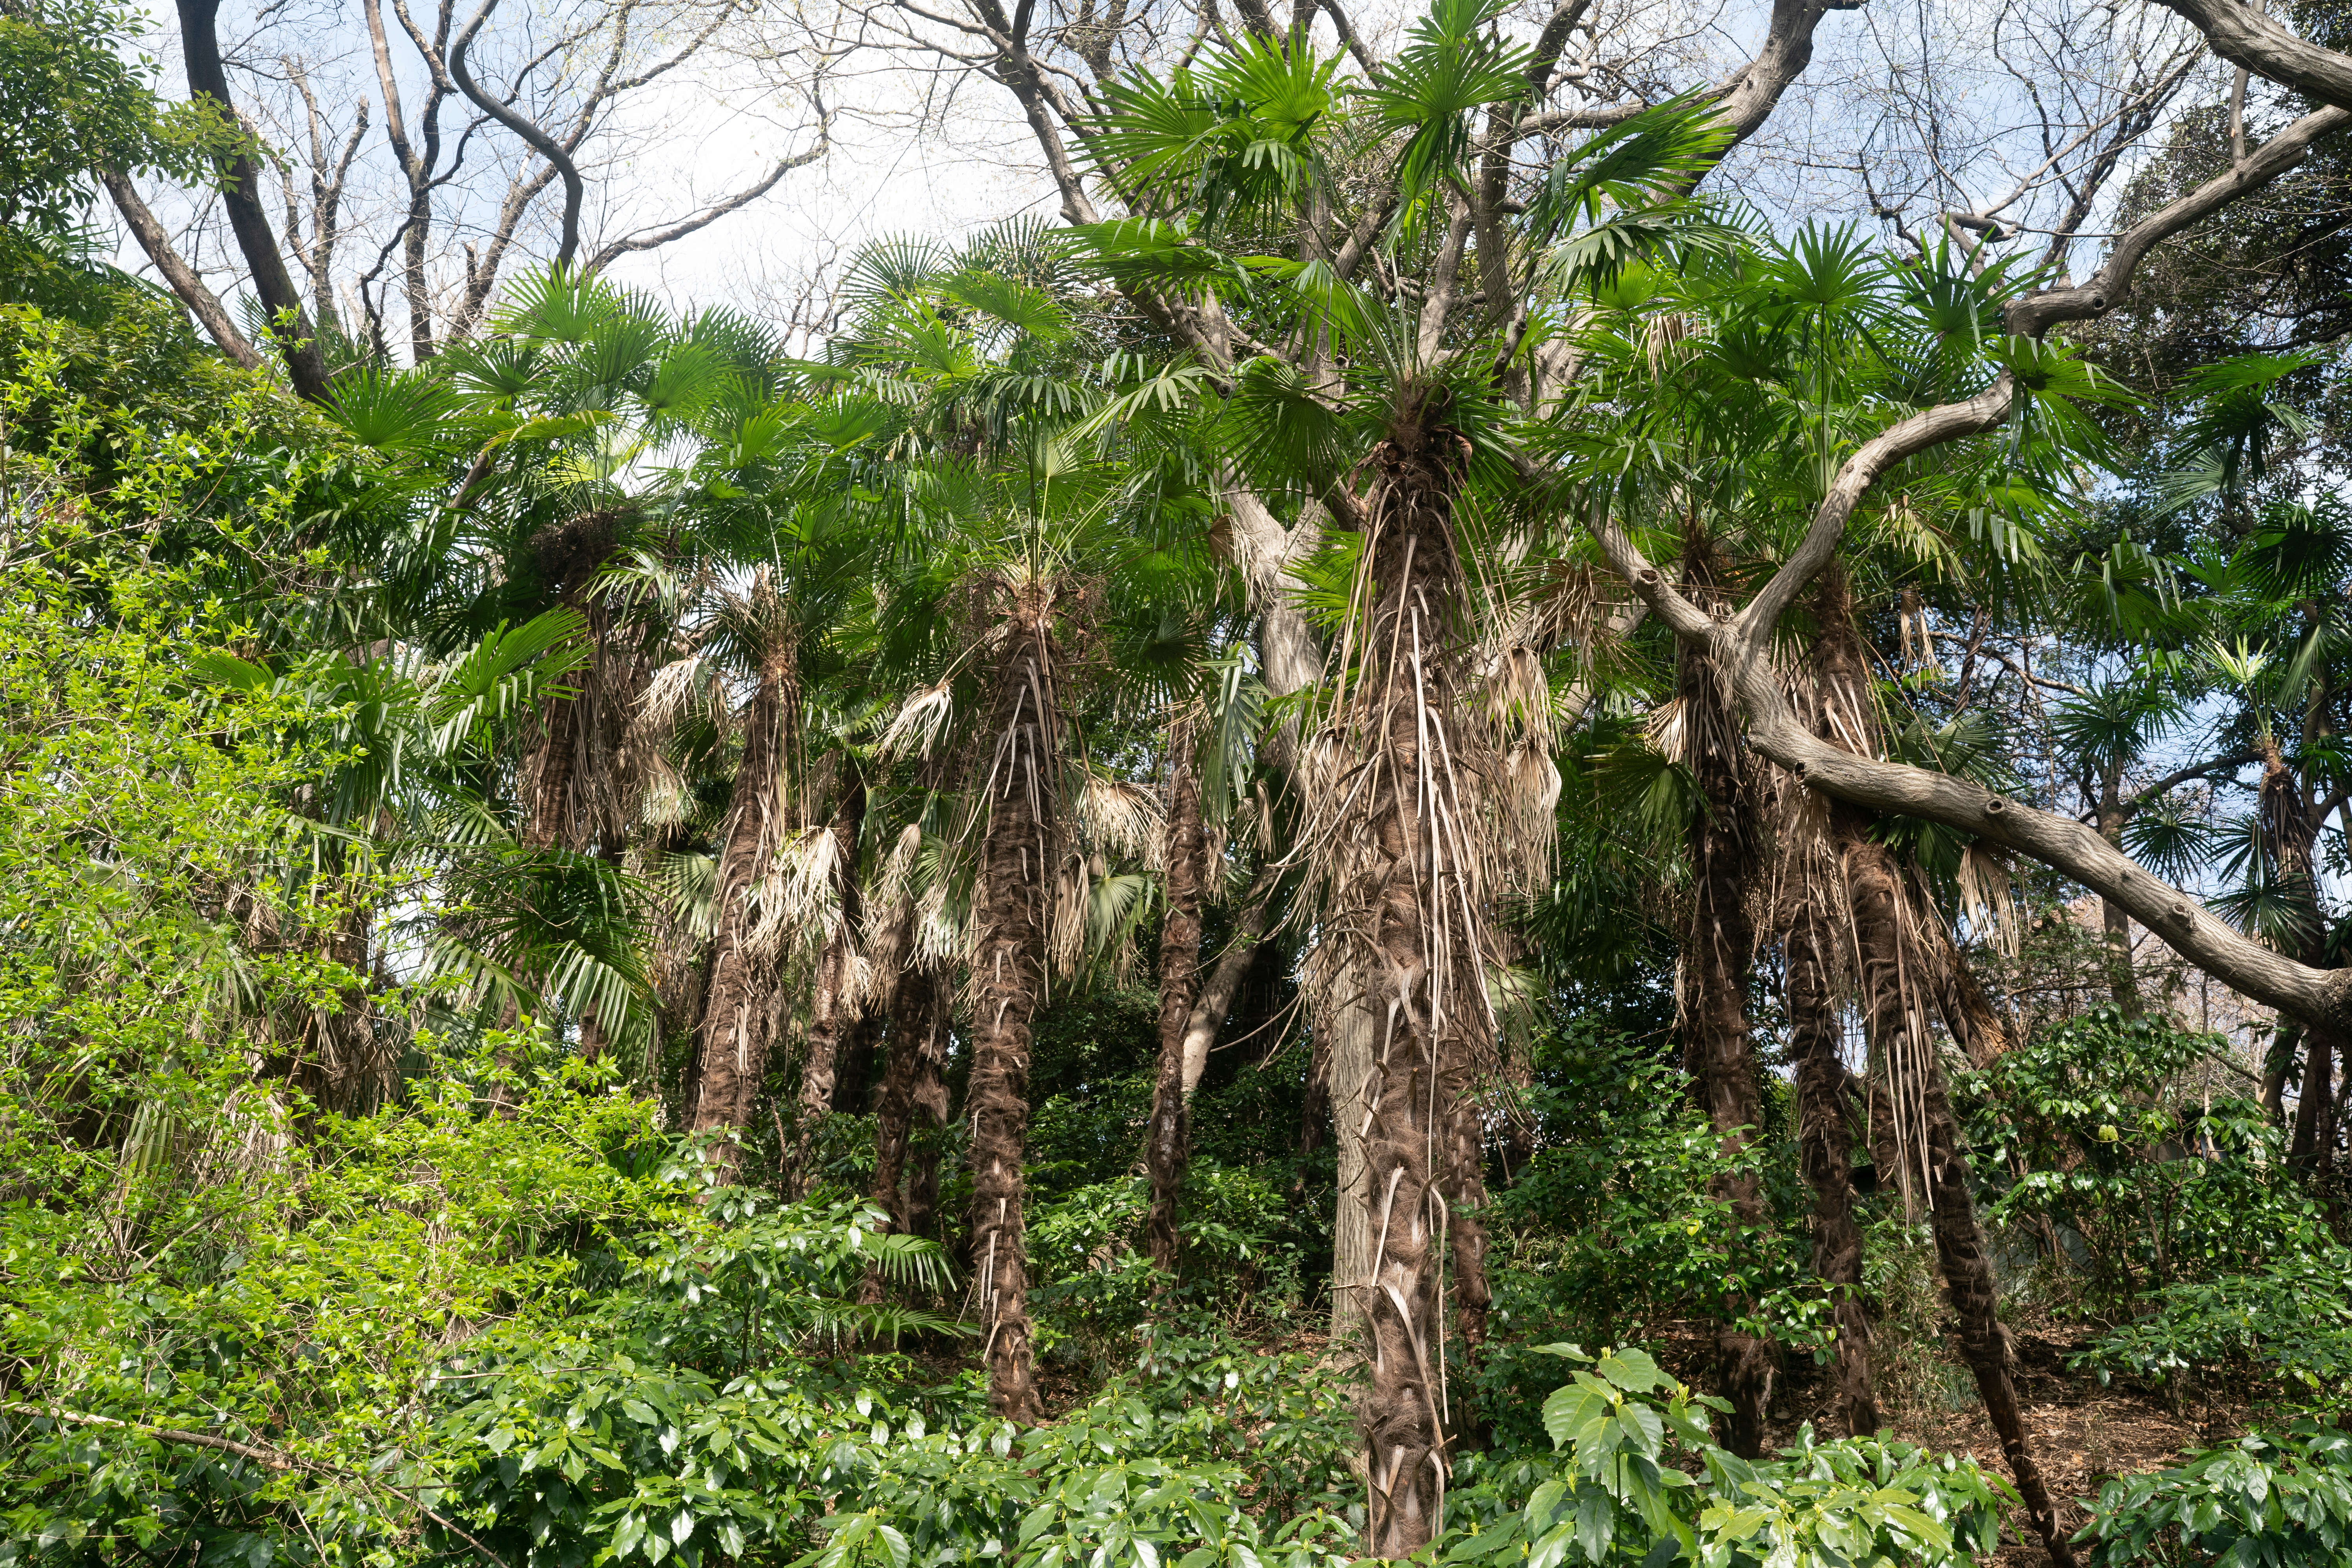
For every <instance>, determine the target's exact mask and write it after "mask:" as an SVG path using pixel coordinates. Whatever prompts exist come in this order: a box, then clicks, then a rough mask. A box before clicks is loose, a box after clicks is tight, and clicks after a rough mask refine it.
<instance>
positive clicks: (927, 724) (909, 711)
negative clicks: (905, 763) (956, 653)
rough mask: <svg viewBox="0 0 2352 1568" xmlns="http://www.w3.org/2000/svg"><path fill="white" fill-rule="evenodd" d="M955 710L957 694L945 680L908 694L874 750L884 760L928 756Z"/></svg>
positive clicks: (891, 718)
mask: <svg viewBox="0 0 2352 1568" xmlns="http://www.w3.org/2000/svg"><path fill="white" fill-rule="evenodd" d="M954 714H955V697H954V694H953V691H952V689H951V687H950V682H948V681H945V680H942V681H940V683H939V684H938V685H936V686H927V687H925V688H923V689H921V690H919V691H918V692H915V693H914V694H913V695H911V696H909V697H908V699H907V700H906V701H904V702H902V703H900V704H899V705H898V712H896V713H894V714H892V715H891V717H890V723H889V725H888V727H887V728H886V729H885V730H884V731H882V739H881V741H880V742H878V743H877V746H876V748H875V750H876V752H877V754H879V755H880V756H881V757H882V758H883V760H885V761H886V762H887V761H896V760H898V759H900V758H905V757H928V756H929V755H930V754H931V749H932V748H933V747H934V746H936V745H938V744H939V740H940V735H941V734H942V733H944V732H945V731H946V730H947V727H948V721H949V720H950V719H951V718H953V717H954Z"/></svg>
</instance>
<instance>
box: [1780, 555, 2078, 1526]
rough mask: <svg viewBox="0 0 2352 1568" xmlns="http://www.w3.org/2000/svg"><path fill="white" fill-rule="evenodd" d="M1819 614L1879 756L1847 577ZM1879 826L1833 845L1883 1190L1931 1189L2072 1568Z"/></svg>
mask: <svg viewBox="0 0 2352 1568" xmlns="http://www.w3.org/2000/svg"><path fill="white" fill-rule="evenodd" d="M1815 608H1816V618H1817V620H1818V622H1819V624H1820V627H1821V633H1820V642H1819V644H1818V645H1817V648H1816V662H1817V666H1818V678H1819V680H1820V683H1821V689H1822V700H1823V703H1824V705H1825V707H1827V708H1828V709H1830V710H1832V714H1833V715H1834V716H1835V718H1836V720H1837V721H1836V722H1833V723H1832V726H1831V728H1832V730H1833V731H1843V741H1842V743H1843V744H1845V745H1847V746H1849V747H1853V748H1856V749H1859V748H1861V747H1863V746H1865V745H1867V746H1874V745H1875V744H1876V742H1875V736H1876V733H1877V731H1876V727H1875V725H1874V723H1873V722H1872V720H1871V707H1870V705H1869V701H1868V698H1867V696H1866V695H1865V694H1866V693H1867V691H1868V686H1867V685H1866V680H1867V671H1866V669H1865V667H1864V663H1863V658H1862V646H1861V642H1860V639H1859V638H1858V637H1856V636H1855V635H1854V630H1853V608H1852V605H1851V603H1850V601H1849V600H1848V598H1847V595H1846V587H1845V584H1844V581H1843V578H1842V577H1839V576H1837V575H1835V574H1832V575H1830V576H1828V577H1826V578H1825V579H1824V581H1823V584H1822V591H1821V593H1820V595H1818V596H1817V599H1816V604H1815ZM1869 826H1870V824H1869V820H1868V818H1867V817H1865V816H1862V815H1860V814H1859V813H1853V812H1849V811H1846V810H1845V809H1844V808H1843V807H1837V808H1833V809H1832V815H1831V839H1832V846H1833V847H1834V848H1835V850H1836V852H1837V854H1838V855H1839V857H1840V858H1841V859H1842V860H1843V865H1844V868H1845V878H1846V902H1847V908H1848V909H1849V910H1850V911H1851V918H1852V922H1853V937H1854V948H1855V954H1854V956H1855V960H1856V965H1855V967H1856V969H1857V971H1858V972H1859V973H1858V975H1857V978H1858V980H1859V982H1860V987H1861V992H1862V1003H1863V1010H1864V1018H1865V1020H1866V1022H1867V1024H1868V1026H1869V1030H1870V1037H1871V1043H1872V1045H1873V1047H1874V1050H1875V1052H1876V1055H1877V1058H1878V1060H1879V1064H1880V1068H1881V1070H1882V1072H1883V1073H1884V1074H1885V1082H1884V1083H1883V1084H1881V1085H1879V1086H1877V1087H1876V1088H1874V1090H1873V1095H1872V1100H1873V1106H1872V1109H1873V1117H1872V1140H1873V1142H1874V1145H1875V1146H1876V1147H1875V1151H1874V1152H1875V1156H1876V1159H1877V1161H1878V1164H1879V1172H1880V1180H1881V1182H1882V1183H1884V1182H1885V1179H1886V1177H1887V1175H1888V1173H1889V1171H1890V1168H1891V1166H1892V1164H1893V1163H1894V1162H1898V1161H1899V1162H1901V1164H1902V1169H1903V1170H1904V1171H1905V1172H1906V1173H1907V1172H1908V1171H1910V1170H1912V1169H1917V1170H1918V1171H1919V1172H1920V1174H1921V1175H1922V1177H1923V1178H1924V1186H1925V1189H1926V1190H1925V1192H1924V1193H1923V1194H1921V1195H1922V1196H1924V1197H1925V1199H1926V1201H1927V1206H1928V1208H1929V1211H1930V1224H1931V1227H1932V1229H1933V1231H1934V1233H1935V1237H1936V1254H1937V1260H1938V1262H1939V1263H1940V1264H1941V1265H1942V1268H1943V1274H1944V1284H1945V1289H1946V1292H1947V1295H1948V1299H1949V1300H1950V1302H1951V1306H1952V1316H1953V1317H1954V1318H1955V1319H1956V1320H1957V1321H1958V1324H1959V1331H1960V1353H1961V1355H1962V1356H1963V1357H1964V1358H1965V1359H1966V1360H1967V1362H1968V1363H1969V1372H1970V1373H1972V1374H1974V1376H1975V1378H1976V1384H1977V1392H1978V1394H1979V1396H1980V1397H1982V1399H1983V1400H1984V1405H1985V1414H1986V1415H1988V1416H1990V1418H1991V1421H1992V1426H1993V1431H1994V1433H1995V1435H1996V1436H1999V1438H2000V1447H2001V1452H2002V1454H2003V1455H2004V1456H2005V1457H2006V1458H2008V1460H2009V1468H2010V1474H2011V1476H2012V1477H2014V1478H2015V1479H2016V1481H2017V1490H2018V1494H2019V1495H2020V1496H2021V1497H2022V1498H2023V1499H2024V1500H2025V1506H2026V1511H2027V1513H2028V1514H2029V1515H2030V1516H2031V1517H2032V1521H2033V1524H2034V1528H2035V1529H2036V1530H2037V1531H2040V1533H2041V1535H2042V1543H2043V1545H2044V1547H2045V1548H2046V1549H2047V1550H2048V1552H2049V1553H2050V1558H2051V1561H2052V1562H2053V1563H2059V1564H2061V1565H2062V1568H2071V1564H2072V1563H2074V1549H2073V1548H2072V1547H2071V1546H2069V1545H2068V1544H2067V1542H2066V1532H2065V1531H2064V1530H2063V1528H2062V1527H2061V1526H2060V1525H2059V1523H2058V1515H2057V1511H2056V1510H2055V1509H2054V1507H2053V1505H2052V1503H2051V1500H2050V1489H2049V1487H2048V1486H2047V1485H2046V1484H2045V1483H2044V1482H2043V1481H2042V1470H2041V1467H2040V1466H2039V1465H2037V1464H2036V1463H2035V1462H2034V1458H2033V1451H2032V1445H2031V1444H2030V1443H2029V1442H2028V1441H2027V1439H2026V1436H2025V1423H2024V1417H2023V1415H2022V1413H2021V1411H2020V1409H2019V1406H2018V1400H2017V1384H2016V1381H2015V1379H2014V1378H2012V1377H2011V1373H2010V1352H2009V1334H2008V1331H2006V1330H2005V1329H2003V1328H2002V1327H2001V1324H2000V1310H1999V1298H1998V1296H1997V1295H1996V1293H1995V1291H1994V1288H1993V1276H1992V1263H1991V1259H1990V1256H1989V1255H1988V1253H1987V1250H1986V1247H1985V1237H1984V1227H1983V1226H1981V1225H1980V1224H1979V1222H1978V1219H1977V1209H1976V1198H1975V1194H1974V1193H1973V1192H1972V1190H1971V1189H1970V1186H1969V1163H1968V1157H1967V1155H1966V1154H1965V1153H1963V1152H1962V1151H1961V1148H1960V1135H1959V1124H1958V1121H1956V1120H1955V1119H1954V1117H1953V1115H1952V1107H1951V1100H1950V1096H1949V1093H1948V1089H1947V1086H1946V1084H1945V1080H1944V1066H1943V1061H1942V1058H1940V1056H1939V1055H1938V1054H1937V1050H1936V1045H1935V1041H1934V1039H1933V1037H1931V1036H1930V1034H1929V1032H1928V1028H1927V1008H1928V1006H1929V1005H1930V1003H1929V992H1930V988H1931V985H1932V983H1933V982H1932V969H1933V966H1932V965H1931V964H1930V963H1929V961H1928V959H1927V955H1926V953H1925V952H1923V950H1922V947H1921V942H1920V940H1919V933H1920V931H1921V929H1922V927H1921V924H1920V922H1919V921H1916V920H1914V919H1913V918H1912V915H1911V911H1910V910H1909V908H1908V906H1907V905H1906V901H1905V898H1904V890H1903V878H1902V875H1901V873H1900V871H1899V870H1898V869H1897V868H1896V867H1895V857H1894V856H1893V855H1892V854H1891V853H1889V851H1888V850H1887V848H1886V847H1885V845H1883V844H1881V843H1879V842H1878V841H1877V840H1876V839H1874V838H1872V837H1870V836H1869V831H1868V829H1869ZM1882 1108H1883V1113H1882ZM1906 1182H1907V1174H1906Z"/></svg>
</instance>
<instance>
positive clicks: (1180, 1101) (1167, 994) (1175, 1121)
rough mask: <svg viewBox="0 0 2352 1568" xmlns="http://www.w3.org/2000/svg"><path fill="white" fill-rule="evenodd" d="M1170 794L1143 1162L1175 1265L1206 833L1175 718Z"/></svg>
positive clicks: (1152, 1230)
mask: <svg viewBox="0 0 2352 1568" xmlns="http://www.w3.org/2000/svg"><path fill="white" fill-rule="evenodd" d="M1168 754H1169V767H1170V770H1171V773H1170V785H1171V787H1170V797H1171V798H1170V801H1169V808H1168V829H1167V843H1166V845H1165V847H1164V850H1163V854H1162V858H1163V860H1164V861H1165V863H1166V873H1165V874H1166V877H1167V886H1168V913H1167V917H1166V918H1165V919H1164V920H1163V921H1161V922H1160V1061H1159V1069H1158V1071H1157V1073H1156V1074H1155V1075H1154V1078H1153V1081H1152V1086H1151V1121H1150V1127H1149V1129H1148V1131H1146V1132H1145V1134H1144V1145H1143V1162H1144V1165H1145V1168H1146V1169H1147V1170H1149V1171H1150V1173H1151V1208H1150V1213H1149V1214H1147V1215H1145V1218H1144V1226H1143V1228H1144V1235H1145V1237H1146V1238H1147V1241H1148V1244H1149V1246H1150V1251H1151V1266H1152V1267H1153V1268H1156V1269H1159V1270H1160V1272H1161V1273H1162V1274H1164V1275H1173V1274H1174V1273H1175V1272H1176V1263H1177V1254H1178V1249H1179V1246H1180V1237H1179V1234H1178V1229H1177V1205H1178V1200H1179V1198H1180V1196H1181V1193H1182V1190H1183V1186H1184V1167H1185V1164H1186V1163H1187V1162H1188V1160H1189V1159H1190V1157H1191V1153H1192V1125H1191V1121H1190V1119H1189V1118H1188V1116H1187V1115H1186V1110H1185V1083H1184V1040H1185V1035H1186V1032H1187V1026H1188V1025H1190V1024H1191V1022H1192V1005H1193V1001H1194V998H1195V994H1196V993H1197V992H1198V991H1199V989H1200V980H1201V883H1202V877H1203V874H1204V873H1205V871H1206V870H1207V864H1206V862H1207V859H1208V835H1207V833H1206V831H1205V830H1204V829H1203V828H1202V824H1201V770H1200V763H1199V760H1198V758H1197V756H1196V755H1195V747H1194V743H1193V735H1192V725H1191V723H1190V722H1189V721H1188V722H1180V723H1179V724H1177V725H1176V726H1175V728H1174V730H1173V731H1171V734H1170V736H1169V741H1168Z"/></svg>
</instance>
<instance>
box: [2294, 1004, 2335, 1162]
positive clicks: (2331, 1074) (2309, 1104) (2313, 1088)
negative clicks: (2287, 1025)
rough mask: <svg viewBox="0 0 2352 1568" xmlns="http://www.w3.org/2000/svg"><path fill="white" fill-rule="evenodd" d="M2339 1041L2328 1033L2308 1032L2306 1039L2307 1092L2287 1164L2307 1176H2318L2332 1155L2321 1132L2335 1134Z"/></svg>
mask: <svg viewBox="0 0 2352 1568" xmlns="http://www.w3.org/2000/svg"><path fill="white" fill-rule="evenodd" d="M2335 1044H2336V1041H2335V1037H2334V1036H2333V1035H2332V1034H2330V1033H2329V1032H2328V1031H2327V1030H2326V1029H2305V1031H2304V1035H2303V1090H2302V1093H2301V1095H2300V1096H2299V1098H2298V1099H2297V1100H2296V1101H2295V1107H2294V1136H2293V1138H2292V1139H2291V1140H2290V1141H2289V1142H2288V1143H2287V1163H2289V1164H2291V1165H2293V1166H2294V1168H2295V1169H2297V1170H2299V1171H2303V1172H2305V1173H2317V1172H2318V1171H2319V1170H2320V1169H2321V1168H2322V1167H2323V1166H2324V1165H2325V1164H2326V1156H2327V1155H2328V1153H2330V1152H2332V1151H2330V1150H2329V1149H2328V1148H2327V1147H2326V1143H2327V1142H2334V1140H2333V1138H2332V1137H2330V1138H2328V1139H2327V1140H2326V1142H2323V1140H2322V1138H2321V1129H2322V1128H2326V1129H2328V1131H2330V1132H2331V1133H2332V1132H2333V1131H2334V1126H2333V1124H2334V1121H2335V1117H2334V1115H2333V1110H2334V1106H2335V1093H2334V1090H2335V1087H2336V1063H2335V1056H2336V1052H2335V1048H2334V1047H2335Z"/></svg>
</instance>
